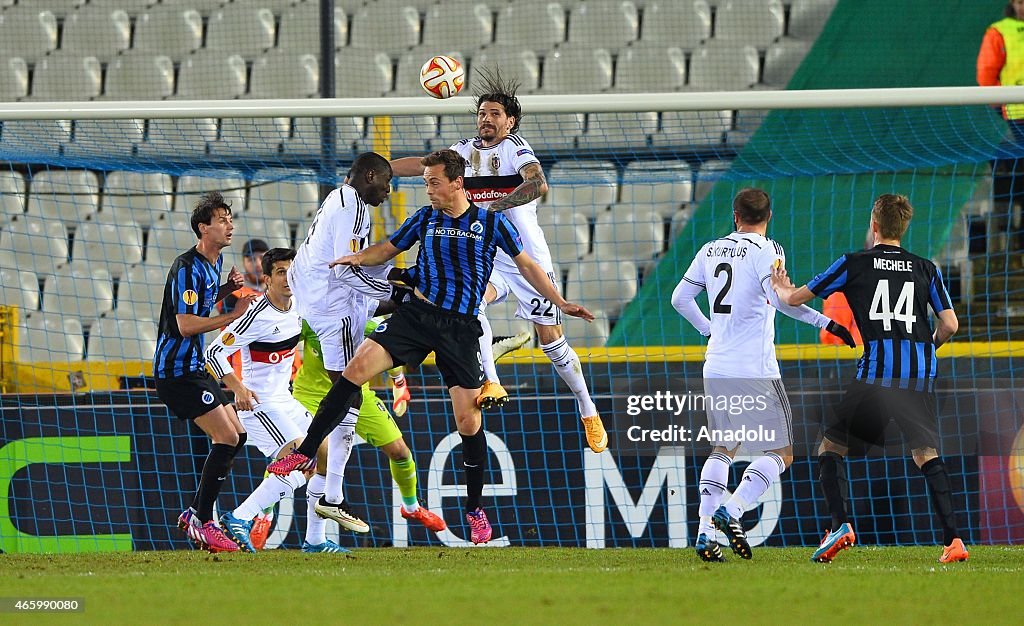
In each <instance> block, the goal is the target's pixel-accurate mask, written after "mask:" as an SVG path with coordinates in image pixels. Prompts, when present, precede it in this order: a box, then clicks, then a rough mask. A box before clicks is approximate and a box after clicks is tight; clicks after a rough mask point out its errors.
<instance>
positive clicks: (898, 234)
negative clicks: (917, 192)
mask: <svg viewBox="0 0 1024 626" xmlns="http://www.w3.org/2000/svg"><path fill="white" fill-rule="evenodd" d="M912 217H914V207H912V206H910V200H908V199H907V197H906V196H901V195H899V194H895V193H885V194H882V195H880V196H878V199H877V200H875V205H874V206H873V207H871V219H872V220H874V222H875V223H876V224H878V231H879V233H881V235H882V237H883V238H885V239H896V240H899V239H902V238H903V234H904V233H906V232H907V227H908V226H910V218H912Z"/></svg>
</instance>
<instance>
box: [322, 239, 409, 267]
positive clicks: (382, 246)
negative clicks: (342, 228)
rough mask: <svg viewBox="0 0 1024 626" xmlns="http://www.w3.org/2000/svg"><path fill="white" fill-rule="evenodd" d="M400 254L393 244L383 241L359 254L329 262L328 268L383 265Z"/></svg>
mask: <svg viewBox="0 0 1024 626" xmlns="http://www.w3.org/2000/svg"><path fill="white" fill-rule="evenodd" d="M401 252H402V251H401V250H399V249H398V248H396V247H395V244H393V243H391V242H390V241H387V240H385V241H381V242H379V243H375V244H373V245H372V246H370V247H368V248H366V249H365V250H362V251H361V252H357V253H355V254H350V255H348V256H343V257H341V258H338V259H335V260H333V261H331V263H330V266H331V267H335V266H337V265H347V266H350V267H360V266H362V265H384V264H385V263H387V262H388V261H390V260H391V259H393V258H395V257H396V256H398V255H399V253H401Z"/></svg>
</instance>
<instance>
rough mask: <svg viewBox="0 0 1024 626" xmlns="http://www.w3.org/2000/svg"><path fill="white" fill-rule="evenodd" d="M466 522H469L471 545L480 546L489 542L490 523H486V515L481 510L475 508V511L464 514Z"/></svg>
mask: <svg viewBox="0 0 1024 626" xmlns="http://www.w3.org/2000/svg"><path fill="white" fill-rule="evenodd" d="M466 521H467V522H469V528H470V531H471V535H470V540H471V541H472V542H473V543H475V544H481V543H487V542H488V541H490V540H491V523H490V522H489V521H487V514H486V513H484V510H483V509H481V508H480V507H477V509H476V510H475V511H472V512H470V513H466Z"/></svg>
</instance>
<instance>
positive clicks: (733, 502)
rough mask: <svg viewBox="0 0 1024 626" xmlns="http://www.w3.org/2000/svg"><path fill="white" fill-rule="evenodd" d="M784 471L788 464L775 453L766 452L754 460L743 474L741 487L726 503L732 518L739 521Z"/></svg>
mask: <svg viewBox="0 0 1024 626" xmlns="http://www.w3.org/2000/svg"><path fill="white" fill-rule="evenodd" d="M784 471H786V464H785V463H783V462H782V457H780V456H779V455H777V454H775V453H773V452H766V453H765V455H764V456H763V457H761V458H759V459H754V462H753V463H751V464H750V465H748V466H747V469H746V471H744V472H743V478H742V479H740V486H739V487H737V488H736V491H735V493H733V494H732V497H731V498H729V501H728V502H726V503H725V509H726V510H727V511H729V515H730V517H735V518H736V519H739V518H740V517H741V516H742V515H743V512H744V511H746V510H747V507H748V506H749V505H751V504H754V503H755V502H757V501H758V499H759V498H760V497H761V496H762V495H764V492H766V491H768V488H769V487H771V486H772V483H774V482H775V481H777V480H778V479H779V476H780V475H782V472H784Z"/></svg>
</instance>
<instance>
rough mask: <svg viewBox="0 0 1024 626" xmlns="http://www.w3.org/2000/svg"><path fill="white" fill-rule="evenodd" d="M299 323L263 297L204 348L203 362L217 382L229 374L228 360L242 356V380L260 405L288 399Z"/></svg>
mask: <svg viewBox="0 0 1024 626" xmlns="http://www.w3.org/2000/svg"><path fill="white" fill-rule="evenodd" d="M301 330H302V322H301V320H300V319H299V314H298V313H297V312H296V310H295V304H294V302H293V304H292V307H291V308H290V309H289V310H287V311H282V310H281V309H278V308H277V307H275V306H274V305H273V304H271V302H270V300H269V299H268V298H267V297H266V296H263V297H262V298H259V299H258V300H256V301H254V302H253V303H252V304H250V305H249V308H248V309H247V310H246V312H245V314H244V315H242V317H240V318H238V319H237V320H235V321H233V322H231V323H230V324H228V326H227V328H225V329H224V330H223V331H221V333H220V334H219V335H217V339H215V340H214V341H213V342H212V343H211V344H210V347H209V348H207V349H206V361H207V363H208V364H209V366H210V369H211V370H212V371H213V374H214V376H216V377H217V378H218V379H220V378H223V377H224V376H225V375H226V374H228V373H230V372H231V365H230V364H229V363H228V357H229V356H230V355H232V354H234V353H235V352H238V351H241V353H242V381H243V382H244V384H245V386H246V387H247V388H248V389H249V390H250V391H252V392H253V393H255V394H256V397H257V398H259V401H260V403H264V402H273V401H275V400H288V399H290V398H291V392H290V391H289V389H288V386H289V383H290V381H291V377H292V363H293V361H294V359H295V347H296V346H297V345H298V344H299V335H300V333H301Z"/></svg>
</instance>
